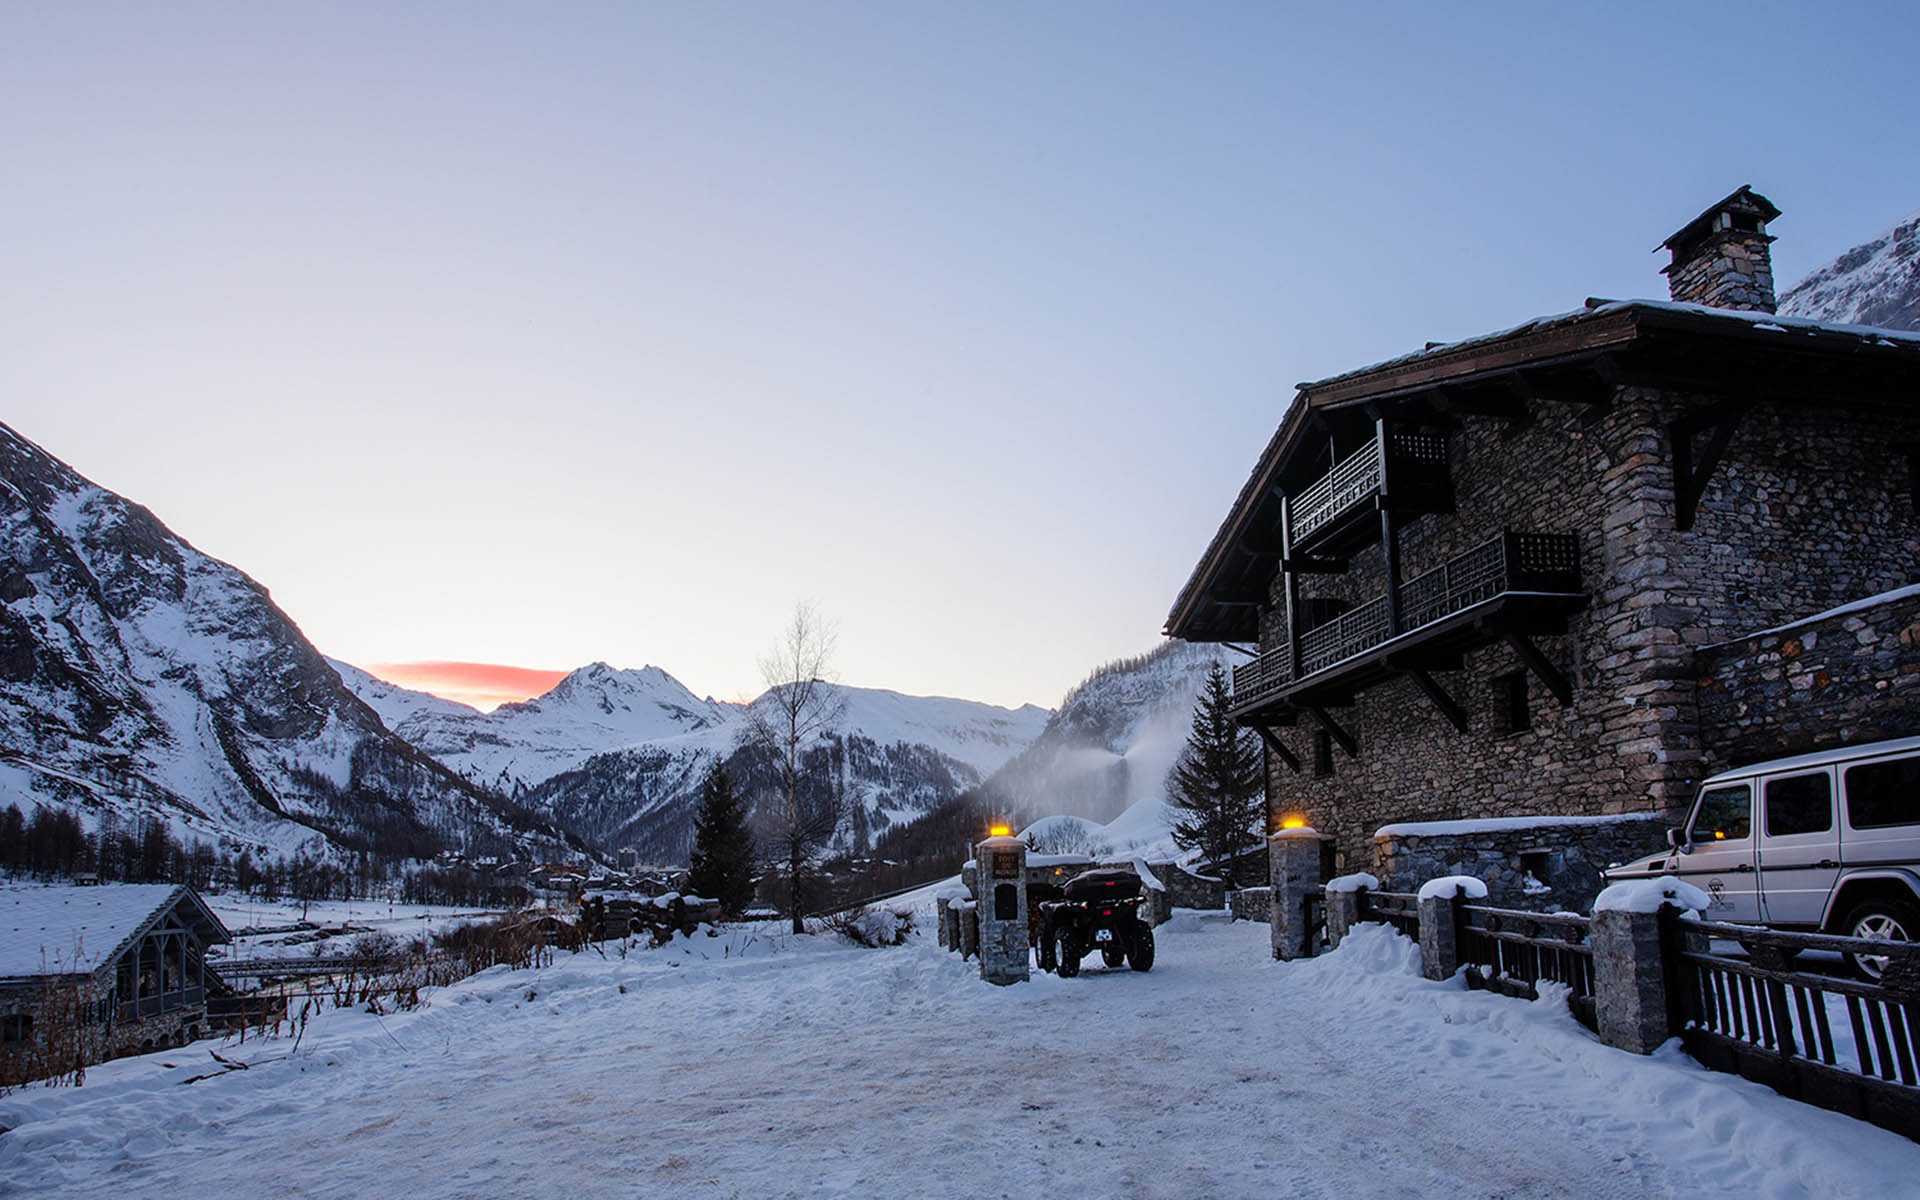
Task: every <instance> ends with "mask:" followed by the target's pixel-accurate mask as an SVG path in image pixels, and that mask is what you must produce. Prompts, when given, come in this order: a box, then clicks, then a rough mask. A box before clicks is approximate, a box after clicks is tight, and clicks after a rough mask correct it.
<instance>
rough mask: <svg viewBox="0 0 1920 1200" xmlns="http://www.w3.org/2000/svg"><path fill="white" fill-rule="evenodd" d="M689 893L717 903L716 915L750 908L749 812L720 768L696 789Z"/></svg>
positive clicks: (733, 914)
mask: <svg viewBox="0 0 1920 1200" xmlns="http://www.w3.org/2000/svg"><path fill="white" fill-rule="evenodd" d="M687 888H688V890H690V891H692V892H693V894H694V895H696V896H705V897H708V898H709V899H713V900H718V901H719V902H720V911H722V912H724V913H725V914H726V915H728V916H730V917H737V916H739V915H740V914H741V913H742V912H745V911H746V908H747V905H749V904H751V903H753V837H752V835H750V834H749V833H748V832H747V810H746V806H745V805H743V804H742V803H741V802H740V799H739V797H737V796H735V795H734V793H733V782H732V780H730V779H728V778H727V768H726V765H725V764H724V763H719V762H716V763H714V764H713V772H712V773H711V774H709V775H708V776H707V782H706V784H705V786H704V787H702V788H701V789H700V814H699V815H698V816H697V817H695V818H694V822H693V870H692V871H690V872H689V873H688V875H687Z"/></svg>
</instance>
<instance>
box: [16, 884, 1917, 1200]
mask: <svg viewBox="0 0 1920 1200" xmlns="http://www.w3.org/2000/svg"><path fill="white" fill-rule="evenodd" d="M1266 938H1267V932H1266V929H1265V927H1264V926H1249V925H1245V924H1241V925H1226V924H1224V923H1222V922H1219V921H1216V920H1204V921H1203V920H1201V919H1200V918H1198V917H1195V916H1192V915H1184V914H1183V915H1181V916H1178V917H1176V919H1175V921H1174V923H1173V924H1172V925H1170V926H1168V927H1164V928H1163V930H1162V931H1161V936H1160V958H1159V963H1158V965H1157V966H1156V967H1155V970H1154V971H1153V973H1152V974H1150V975H1144V976H1143V975H1136V974H1133V973H1132V972H1128V971H1124V970H1123V971H1119V972H1103V971H1101V970H1099V969H1097V968H1096V969H1092V970H1089V971H1088V972H1086V973H1085V974H1083V975H1082V976H1081V977H1080V978H1078V979H1075V980H1059V979H1055V978H1052V977H1049V976H1041V977H1037V978H1036V979H1035V981H1033V982H1031V983H1028V984H1023V985H1019V986H1015V987H1011V988H1005V989H997V988H991V987H988V986H986V985H983V984H981V983H979V982H978V981H977V980H976V979H975V978H973V974H972V970H971V968H970V967H968V966H964V965H962V964H961V963H960V961H959V960H958V959H957V958H956V957H954V956H950V955H946V954H944V953H942V952H941V951H939V950H938V949H937V948H936V947H934V946H932V945H931V944H929V943H926V942H917V943H915V944H912V945H909V946H907V947H903V948H898V949H892V950H859V949H854V948H850V947H845V946H843V945H839V944H835V943H834V942H833V941H832V940H831V939H828V938H818V939H801V940H799V941H797V942H792V941H788V940H786V939H769V938H767V937H765V936H762V937H759V938H755V939H749V938H748V937H747V936H746V935H744V934H740V933H731V934H729V935H727V936H726V937H723V938H717V939H708V938H701V937H696V938H695V939H694V940H693V941H692V942H691V943H682V944H680V945H677V946H675V947H672V948H668V949H664V950H660V951H652V952H640V953H635V954H634V955H632V956H631V957H629V958H627V959H625V960H624V961H622V960H620V959H618V958H615V959H611V960H603V959H601V958H600V957H598V956H597V955H593V954H587V955H582V956H576V957H574V958H572V959H571V960H570V961H567V962H564V963H562V964H559V965H556V966H555V967H553V968H550V969H548V970H545V971H540V972H519V973H509V972H505V971H499V970H496V971H494V972H490V973H487V974H485V975H482V976H478V977H476V978H474V979H471V980H468V981H466V982H465V983H464V984H462V985H460V986H458V987H455V988H452V989H448V990H446V991H443V992H440V993H437V994H435V996H434V998H433V1003H432V1005H431V1007H430V1008H428V1009H426V1010H424V1011H421V1012H417V1013H412V1014H406V1015H401V1016H390V1017H387V1018H385V1019H384V1021H380V1020H376V1019H375V1018H373V1017H371V1016H368V1015H366V1014H363V1013H336V1014H331V1015H330V1016H329V1017H328V1018H327V1019H326V1021H325V1022H324V1023H321V1024H316V1026H315V1027H314V1028H312V1029H310V1030H309V1031H308V1033H307V1036H306V1039H305V1041H304V1042H303V1043H302V1045H301V1047H300V1049H299V1051H298V1052H297V1053H294V1054H291V1055H289V1050H288V1047H287V1046H286V1045H285V1044H283V1043H265V1044H257V1043H254V1042H251V1041H250V1042H249V1043H248V1044H247V1046H246V1047H245V1054H244V1055H243V1057H245V1058H246V1059H248V1060H249V1061H251V1062H254V1063H255V1065H254V1066H253V1068H252V1069H251V1070H248V1071H245V1072H235V1073H231V1074H226V1075H222V1076H220V1077H217V1078H212V1079H207V1080H204V1081H202V1082H199V1083H196V1084H193V1085H191V1086H181V1085H180V1084H179V1083H178V1080H179V1079H180V1078H182V1077H184V1076H186V1075H188V1074H194V1073H200V1072H202V1071H204V1070H205V1069H206V1068H207V1067H208V1066H210V1065H211V1064H210V1060H208V1058H207V1057H206V1055H205V1052H204V1049H203V1048H201V1047H195V1048H191V1049H190V1050H187V1051H180V1052H176V1053H175V1054H174V1055H171V1056H150V1057H148V1058H144V1059H135V1060H125V1061H122V1062H118V1063H113V1064H109V1065H107V1066H105V1067H102V1068H98V1069H96V1070H95V1071H94V1072H93V1073H92V1074H91V1075H90V1076H89V1080H88V1083H87V1085H86V1086H85V1087H83V1088H81V1089H78V1090H73V1089H59V1090H49V1089H34V1090H29V1091H24V1092H16V1093H14V1094H12V1095H9V1096H5V1097H0V1125H8V1126H14V1127H15V1128H13V1129H12V1130H11V1131H10V1132H8V1133H6V1134H4V1135H0V1195H7V1196H15V1195H19V1196H27V1195H33V1196H39V1195H48V1196H51V1195H59V1196H63V1197H90V1196H96V1197H115V1198H117V1200H131V1198H134V1197H144V1196H171V1195H179V1194H191V1195H205V1194H213V1195H220V1196H223V1197H225V1196H234V1197H255V1196H259V1197H266V1196H329V1197H333V1196H338V1197H349V1196H370V1195H381V1196H399V1197H404V1198H405V1200H429V1198H433V1197H448V1196H545V1197H602V1196H606V1197H616V1196H620V1197H625V1196H663V1197H664V1196H673V1197H681V1196H688V1197H707V1196H717V1197H731V1196H741V1197H762V1196H908V1195H911V1196H917V1197H946V1196H987V1197H998V1196H1039V1195H1045V1196H1049V1197H1068V1196H1142V1197H1148V1196H1154V1197H1157V1196H1167V1197H1214V1196H1218V1197H1232V1196H1263V1197H1264V1196H1274V1197H1288V1196H1291V1197H1303V1198H1313V1197H1342V1198H1346V1197H1374V1196H1379V1197H1401V1196H1406V1197H1426V1196H1433V1197H1558V1196H1564V1197H1580V1198H1593V1197H1609V1196H1619V1197H1627V1196H1634V1197H1657V1196H1676V1197H1678V1196H1685V1197H1717V1196H1742V1197H1810V1198H1811V1197H1819V1198H1821V1200H1827V1198H1834V1197H1848V1196H1860V1197H1876V1198H1878V1197H1886V1196H1892V1195H1897V1194H1905V1193H1908V1192H1909V1191H1910V1189H1911V1186H1912V1183H1911V1181H1912V1180H1914V1179H1915V1178H1916V1176H1920V1146H1915V1145H1914V1144H1913V1143H1911V1142H1908V1141H1906V1140H1904V1139H1901V1138H1898V1137H1895V1136H1893V1135H1892V1134H1888V1133H1884V1132H1882V1131H1879V1130H1876V1129H1873V1128H1871V1127H1869V1126H1866V1125H1862V1124H1860V1123H1857V1122H1854V1121H1850V1120H1847V1119H1846V1118H1842V1117H1838V1116H1834V1115H1832V1114H1828V1113H1824V1112H1820V1111H1818V1110H1815V1109H1811V1108H1807V1107H1803V1106H1801V1105H1797V1104H1793V1103H1790V1102H1788V1101H1785V1100H1782V1099H1780V1098H1778V1097H1776V1096H1774V1095H1773V1094H1772V1093H1771V1092H1767V1091H1766V1090H1764V1089H1761V1088H1757V1087H1755V1086H1752V1085H1749V1084H1745V1083H1743V1082H1741V1081H1738V1080H1734V1079H1730V1078H1728V1077H1725V1076H1717V1075H1711V1074H1709V1073H1707V1072H1705V1071H1703V1070H1701V1069H1700V1068H1698V1067H1697V1066H1695V1065H1694V1064H1692V1063H1691V1062H1690V1061H1689V1060H1687V1059H1685V1058H1683V1057H1681V1056H1679V1055H1677V1054H1674V1053H1672V1052H1670V1051H1669V1052H1665V1053H1663V1054H1662V1055H1660V1056H1656V1057H1655V1058H1653V1059H1639V1058H1635V1057H1633V1056H1630V1055H1626V1054H1622V1053H1619V1052H1617V1051H1612V1050H1608V1049H1606V1048H1604V1047H1602V1046H1600V1045H1598V1044H1597V1043H1596V1042H1594V1041H1593V1039H1592V1038H1591V1036H1590V1035H1588V1034H1587V1033H1586V1032H1585V1031H1584V1030H1582V1029H1580V1028H1579V1027H1578V1026H1577V1025H1575V1024H1574V1023H1573V1022H1572V1021H1571V1019H1570V1018H1568V1017H1566V1016H1565V1015H1564V1012H1563V1009H1562V1007H1561V1006H1558V1005H1555V1004H1551V1003H1546V1002H1543V1003H1539V1004H1527V1003H1525V1002H1521V1001H1514V1000H1506V999H1502V998H1499V997H1494V996H1488V995H1484V994H1474V993H1468V992H1465V991H1463V990H1461V989H1460V988H1459V986H1458V985H1457V984H1434V983H1428V982H1426V981H1424V980H1421V979H1420V978H1418V976H1417V973H1416V972H1415V971H1414V969H1413V968H1414V964H1415V962H1416V960H1417V956H1416V954H1415V952H1414V951H1413V949H1412V947H1411V945H1410V944H1409V943H1407V942H1405V941H1403V940H1399V939H1396V938H1394V937H1392V935H1390V934H1388V933H1387V932H1386V931H1385V930H1383V929H1368V930H1363V931H1362V932H1361V933H1360V934H1358V935H1356V936H1355V937H1354V938H1352V939H1350V940H1349V942H1348V943H1347V944H1346V945H1345V946H1343V947H1342V949H1341V950H1340V951H1339V952H1338V953H1337V954H1334V955H1331V956H1329V957H1327V958H1324V959H1320V960H1316V961H1312V962H1304V963H1292V964H1283V963H1274V962H1271V961H1270V960H1269V959H1268V956H1267V950H1266ZM749 941H751V944H747V943H748V942H749ZM743 948H744V951H745V953H744V956H742V954H741V951H742V949H743ZM672 964H678V965H672ZM228 1052H231V1051H228ZM162 1061H165V1062H173V1063H177V1064H178V1066H176V1067H175V1068H173V1069H168V1068H166V1067H163V1066H161V1065H160V1064H161V1063H162Z"/></svg>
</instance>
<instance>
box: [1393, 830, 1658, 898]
mask: <svg viewBox="0 0 1920 1200" xmlns="http://www.w3.org/2000/svg"><path fill="white" fill-rule="evenodd" d="M1666 828H1667V821H1666V818H1664V817H1663V816H1661V815H1660V814H1658V813H1649V814H1646V815H1634V816H1626V817H1597V818H1586V819H1579V818H1575V819H1571V820H1568V819H1561V820H1557V821H1554V820H1545V821H1543V822H1542V823H1540V824H1534V825H1520V826H1516V827H1512V828H1503V829H1497V830H1487V829H1461V828H1458V827H1457V825H1456V824H1455V823H1451V822H1444V821H1442V822H1433V823H1430V824H1409V825H1389V826H1387V827H1386V828H1384V829H1382V830H1381V831H1380V832H1379V833H1378V834H1376V835H1375V836H1374V839H1373V874H1374V875H1375V876H1377V877H1378V878H1379V880H1380V890H1382V891H1387V892H1414V891H1418V890H1419V889H1420V885H1421V884H1423V883H1426V882H1427V881H1428V880H1431V879H1440V878H1443V877H1445V876H1448V875H1471V876H1473V877H1475V878H1476V879H1479V880H1481V881H1483V882H1484V883H1485V884H1486V885H1487V901H1486V902H1487V903H1488V904H1491V905H1494V906H1496V907H1500V908H1521V909H1529V910H1532V911H1536V912H1561V911H1570V912H1585V911H1587V909H1588V908H1589V907H1590V906H1591V905H1592V904H1593V898H1594V897H1595V896H1597V895H1599V894H1600V889H1601V888H1602V887H1603V886H1604V885H1605V881H1604V880H1603V879H1601V877H1600V872H1601V871H1602V870H1604V869H1606V867H1607V866H1608V865H1610V864H1612V863H1620V862H1627V861H1629V860H1631V859H1635V858H1639V857H1640V856H1641V855H1643V854H1651V853H1653V852H1654V851H1655V850H1658V849H1660V848H1661V847H1662V846H1664V845H1666Z"/></svg>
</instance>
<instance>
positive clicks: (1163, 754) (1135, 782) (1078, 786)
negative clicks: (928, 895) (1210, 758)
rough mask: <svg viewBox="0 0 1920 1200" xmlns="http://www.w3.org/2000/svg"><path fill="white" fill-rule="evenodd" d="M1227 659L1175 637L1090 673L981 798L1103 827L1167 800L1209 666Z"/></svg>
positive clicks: (1017, 812) (1004, 807)
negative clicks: (1082, 819)
mask: <svg viewBox="0 0 1920 1200" xmlns="http://www.w3.org/2000/svg"><path fill="white" fill-rule="evenodd" d="M1226 657H1227V654H1226V652H1224V651H1223V650H1222V649H1221V648H1220V647H1218V646H1202V645H1194V644H1190V643H1187V642H1177V641H1176V642H1167V643H1165V644H1163V645H1161V646H1160V647H1159V648H1158V649H1156V650H1154V651H1153V652H1152V653H1151V654H1147V655H1144V656H1142V657H1140V658H1133V659H1124V660H1122V661H1120V662H1116V663H1110V664H1108V665H1107V666H1104V667H1101V668H1100V669H1098V670H1096V671H1094V672H1093V674H1092V675H1090V676H1088V677H1087V679H1086V681H1085V682H1084V683H1082V684H1081V685H1080V686H1079V687H1077V688H1075V689H1074V690H1073V691H1072V692H1070V693H1068V695H1067V698H1066V699H1065V700H1063V701H1061V703H1060V708H1059V710H1058V711H1057V712H1055V713H1054V715H1053V719H1052V720H1050V721H1049V722H1047V727H1046V729H1045V730H1043V731H1042V732H1041V734H1040V736H1039V737H1038V738H1036V739H1035V740H1034V743H1033V745H1031V746H1029V747H1027V749H1026V750H1024V751H1023V752H1021V753H1020V754H1019V755H1017V756H1016V757H1015V758H1014V759H1012V761H1010V762H1008V763H1007V764H1006V766H1004V767H1002V768H1000V770H999V771H997V772H995V773H994V774H993V776H992V777H991V778H989V779H988V780H987V782H986V784H985V786H984V787H983V788H982V795H983V798H984V799H985V800H986V801H987V802H988V804H989V805H990V806H991V807H993V808H994V809H995V811H997V812H999V813H1001V814H1004V815H1010V816H1015V817H1020V818H1024V819H1034V818H1039V817H1049V816H1056V815H1062V814H1065V815H1070V816H1076V817H1085V818H1087V819H1088V820H1091V821H1096V822H1100V823H1103V824H1104V823H1106V822H1108V821H1112V820H1113V819H1114V818H1116V817H1118V816H1120V815H1121V814H1122V813H1124V812H1127V811H1128V810H1130V809H1133V808H1135V807H1136V806H1137V805H1139V804H1141V803H1142V802H1143V801H1152V800H1158V799H1161V798H1163V797H1164V795H1165V790H1166V780H1167V772H1169V771H1171V770H1172V769H1173V764H1174V760H1175V759H1177V758H1178V757H1179V756H1180V749H1181V747H1182V746H1184V745H1185V744H1186V738H1187V732H1188V731H1189V730H1190V729H1191V728H1192V727H1193V707H1194V703H1195V701H1196V700H1198V698H1199V695H1200V690H1201V687H1202V685H1203V684H1204V683H1205V682H1206V678H1207V671H1208V669H1209V668H1210V667H1211V666H1212V665H1213V663H1214V662H1215V660H1217V659H1225V658H1226Z"/></svg>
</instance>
